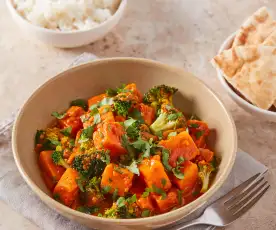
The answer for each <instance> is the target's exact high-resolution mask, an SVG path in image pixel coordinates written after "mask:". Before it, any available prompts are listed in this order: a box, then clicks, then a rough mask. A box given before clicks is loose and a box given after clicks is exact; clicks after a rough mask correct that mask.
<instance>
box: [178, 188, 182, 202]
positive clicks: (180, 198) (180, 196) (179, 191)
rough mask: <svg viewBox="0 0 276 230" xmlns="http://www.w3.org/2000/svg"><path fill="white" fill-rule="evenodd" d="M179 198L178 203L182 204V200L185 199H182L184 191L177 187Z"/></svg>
mask: <svg viewBox="0 0 276 230" xmlns="http://www.w3.org/2000/svg"><path fill="white" fill-rule="evenodd" d="M177 199H178V203H179V204H180V205H182V201H183V199H182V191H181V190H179V189H177Z"/></svg>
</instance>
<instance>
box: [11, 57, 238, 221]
mask: <svg viewBox="0 0 276 230" xmlns="http://www.w3.org/2000/svg"><path fill="white" fill-rule="evenodd" d="M131 82H135V83H136V84H137V86H138V89H140V90H141V91H142V92H143V93H144V92H146V91H147V90H148V89H149V88H150V87H152V86H154V85H159V84H167V85H171V86H175V87H177V88H178V89H179V92H178V93H177V94H176V96H175V105H176V106H178V107H179V108H181V109H182V110H183V111H185V112H186V113H187V114H192V113H195V114H197V115H198V116H199V117H200V118H201V119H203V120H205V121H206V122H207V123H208V125H209V127H210V128H211V130H212V135H211V136H212V138H210V145H212V148H213V149H214V150H215V152H216V154H218V155H219V156H220V158H221V163H220V167H219V170H218V173H217V175H216V177H215V179H214V182H213V185H212V187H211V189H210V190H209V191H208V192H207V193H206V194H204V195H203V196H202V197H200V198H199V199H198V200H196V201H194V202H193V203H191V204H189V205H187V206H190V210H191V209H192V208H194V207H195V206H199V205H200V204H202V203H203V202H204V201H205V200H206V199H207V198H208V197H210V196H211V195H212V194H213V193H214V192H215V191H216V190H217V189H218V187H220V186H221V185H222V183H223V182H224V180H225V179H226V177H227V176H228V174H229V172H230V170H231V168H232V165H233V162H234V159H235V153H236V147H237V146H236V130H235V125H234V123H233V121H232V118H231V116H230V115H229V113H228V112H227V111H226V109H225V107H224V106H223V104H222V103H221V102H220V100H219V99H218V98H217V97H216V96H215V95H214V93H213V92H212V91H211V90H209V89H208V88H207V86H206V85H205V84H203V83H202V82H201V81H199V80H198V79H197V78H196V77H194V76H193V75H191V74H189V73H186V72H184V71H183V70H179V69H176V68H172V67H168V66H166V65H164V64H160V63H156V62H153V61H148V60H143V59H131V58H128V59H126V58H117V59H104V60H98V61H94V62H91V63H88V64H84V65H81V66H78V67H76V68H73V69H70V70H68V71H65V72H63V73H61V74H60V75H58V76H57V77H54V78H52V79H51V80H49V81H48V82H46V83H45V84H44V85H43V86H42V87H40V88H39V89H38V90H37V91H36V92H35V93H34V94H33V95H32V96H31V97H30V99H29V100H28V101H27V102H26V103H25V105H24V106H23V108H22V110H21V112H20V114H19V116H18V118H17V121H16V123H15V127H14V132H13V149H14V156H15V160H16V162H17V165H18V167H19V169H20V172H21V173H22V174H23V177H24V179H25V180H26V181H27V182H28V184H29V185H30V186H31V187H32V189H34V190H35V192H38V190H41V191H43V192H44V193H46V194H50V193H49V191H48V189H47V188H46V186H45V184H44V182H43V180H42V178H41V176H40V173H39V172H40V171H39V167H38V164H37V158H38V156H37V155H36V154H35V153H34V151H33V147H34V141H33V140H34V135H35V133H36V130H37V129H43V128H45V127H46V126H47V125H48V124H49V123H50V122H51V121H52V120H53V118H52V117H51V115H50V114H51V113H52V112H53V111H63V110H65V109H66V108H68V105H69V102H70V101H71V100H73V99H76V98H89V97H91V96H93V95H96V94H100V93H102V92H103V91H105V89H107V88H110V87H111V88H115V87H116V86H118V85H120V84H121V83H131ZM41 191H39V192H41ZM39 195H40V197H41V194H39ZM47 199H48V198H47ZM44 201H46V202H47V200H44ZM187 206H185V207H183V208H181V209H180V210H185V209H186V208H187ZM60 208H61V207H60ZM171 213H175V215H178V216H179V217H183V214H184V213H183V212H182V213H181V212H179V211H174V212H171ZM179 213H180V214H181V215H180V214H179ZM186 214H187V213H186ZM164 215H166V214H164ZM172 215H174V214H172ZM89 218H94V217H90V216H89ZM94 219H95V218H94ZM98 219H99V218H98ZM146 219H150V218H146ZM121 222H123V221H121Z"/></svg>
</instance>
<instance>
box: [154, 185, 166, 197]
mask: <svg viewBox="0 0 276 230" xmlns="http://www.w3.org/2000/svg"><path fill="white" fill-rule="evenodd" d="M152 191H153V192H155V193H157V194H158V195H161V196H162V200H164V199H166V197H167V194H166V192H165V191H164V190H163V189H162V188H158V187H157V186H156V185H155V184H153V185H152Z"/></svg>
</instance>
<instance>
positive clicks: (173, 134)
mask: <svg viewBox="0 0 276 230" xmlns="http://www.w3.org/2000/svg"><path fill="white" fill-rule="evenodd" d="M176 135H177V132H171V133H169V135H168V138H169V137H174V136H176Z"/></svg>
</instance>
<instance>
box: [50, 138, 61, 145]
mask: <svg viewBox="0 0 276 230" xmlns="http://www.w3.org/2000/svg"><path fill="white" fill-rule="evenodd" d="M47 140H49V141H50V142H51V144H52V145H55V146H58V145H61V143H60V141H58V140H54V139H50V138H47Z"/></svg>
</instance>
